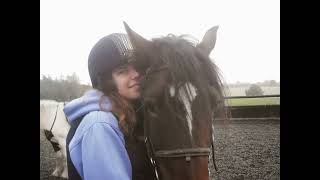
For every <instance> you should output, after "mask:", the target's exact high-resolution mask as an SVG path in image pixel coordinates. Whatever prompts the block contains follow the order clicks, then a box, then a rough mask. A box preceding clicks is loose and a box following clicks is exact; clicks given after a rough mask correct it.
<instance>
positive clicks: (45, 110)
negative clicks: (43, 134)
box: [40, 100, 70, 178]
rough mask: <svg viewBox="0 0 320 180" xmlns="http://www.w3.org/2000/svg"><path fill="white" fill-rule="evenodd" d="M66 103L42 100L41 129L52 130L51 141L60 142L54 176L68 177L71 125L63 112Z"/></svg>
mask: <svg viewBox="0 0 320 180" xmlns="http://www.w3.org/2000/svg"><path fill="white" fill-rule="evenodd" d="M63 108H64V103H63V102H57V101H54V100H40V129H42V130H47V131H50V130H51V132H52V134H53V137H52V138H51V141H53V142H54V143H58V145H59V148H60V150H59V151H57V152H56V156H57V159H56V168H55V170H54V171H53V173H52V176H56V177H62V178H68V168H67V151H66V138H67V134H68V131H69V129H70V125H69V123H68V121H67V119H66V116H65V114H64V112H63Z"/></svg>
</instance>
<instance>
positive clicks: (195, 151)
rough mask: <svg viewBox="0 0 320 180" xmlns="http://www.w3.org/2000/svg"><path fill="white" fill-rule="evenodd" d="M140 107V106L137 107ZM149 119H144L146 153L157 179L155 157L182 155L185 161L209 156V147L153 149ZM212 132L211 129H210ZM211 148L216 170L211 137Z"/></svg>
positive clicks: (158, 179)
mask: <svg viewBox="0 0 320 180" xmlns="http://www.w3.org/2000/svg"><path fill="white" fill-rule="evenodd" d="M139 109H140V108H139ZM148 127H150V126H149V121H148V120H146V119H145V120H144V135H145V139H144V142H145V145H146V148H147V153H148V156H149V159H150V161H151V164H152V166H153V168H154V171H155V174H156V178H157V180H160V178H159V171H158V164H157V162H156V158H177V157H178V158H181V157H184V158H185V160H186V161H187V162H190V161H191V157H199V156H208V158H209V156H210V152H211V149H210V148H209V147H208V148H203V147H201V148H200V147H199V148H179V149H173V150H158V151H155V150H154V147H153V144H152V140H151V138H150V133H149V128H148ZM211 134H212V130H211ZM211 148H212V158H213V165H214V168H215V170H216V171H217V166H216V163H215V158H214V145H213V140H212V137H211Z"/></svg>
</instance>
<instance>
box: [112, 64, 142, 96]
mask: <svg viewBox="0 0 320 180" xmlns="http://www.w3.org/2000/svg"><path fill="white" fill-rule="evenodd" d="M112 78H113V80H114V82H115V84H116V87H117V89H118V93H119V94H120V96H122V97H123V98H125V99H127V100H129V101H130V100H135V99H137V98H139V97H140V75H139V73H138V72H137V71H136V70H135V69H134V67H133V65H131V64H127V65H124V66H120V67H118V68H116V69H115V70H113V71H112Z"/></svg>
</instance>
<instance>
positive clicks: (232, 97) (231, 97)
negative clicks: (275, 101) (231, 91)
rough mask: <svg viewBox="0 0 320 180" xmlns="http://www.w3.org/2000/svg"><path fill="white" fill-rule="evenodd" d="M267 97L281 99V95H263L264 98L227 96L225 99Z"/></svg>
mask: <svg viewBox="0 0 320 180" xmlns="http://www.w3.org/2000/svg"><path fill="white" fill-rule="evenodd" d="M266 97H280V94H275V95H263V96H227V97H224V98H225V99H238V98H266Z"/></svg>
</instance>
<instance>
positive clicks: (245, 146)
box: [40, 120, 280, 180]
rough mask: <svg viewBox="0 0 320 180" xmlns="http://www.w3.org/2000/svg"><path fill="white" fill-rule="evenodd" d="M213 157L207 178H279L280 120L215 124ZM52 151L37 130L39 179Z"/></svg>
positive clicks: (42, 179)
mask: <svg viewBox="0 0 320 180" xmlns="http://www.w3.org/2000/svg"><path fill="white" fill-rule="evenodd" d="M214 135H215V157H216V164H217V167H218V172H216V171H215V170H214V168H213V165H212V162H210V171H211V175H210V177H211V178H212V179H218V180H229V179H230V180H232V179H233V180H238V179H252V180H259V179H272V180H274V179H280V120H250V121H249V120H237V121H231V122H230V123H223V122H222V121H219V122H218V121H217V122H216V123H215V133H214ZM54 159H55V156H54V151H53V149H52V147H51V145H50V144H49V143H48V142H47V141H46V140H45V137H44V134H43V132H41V131H40V180H47V179H49V175H50V174H51V173H52V172H53V170H54V165H55V164H54Z"/></svg>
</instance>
